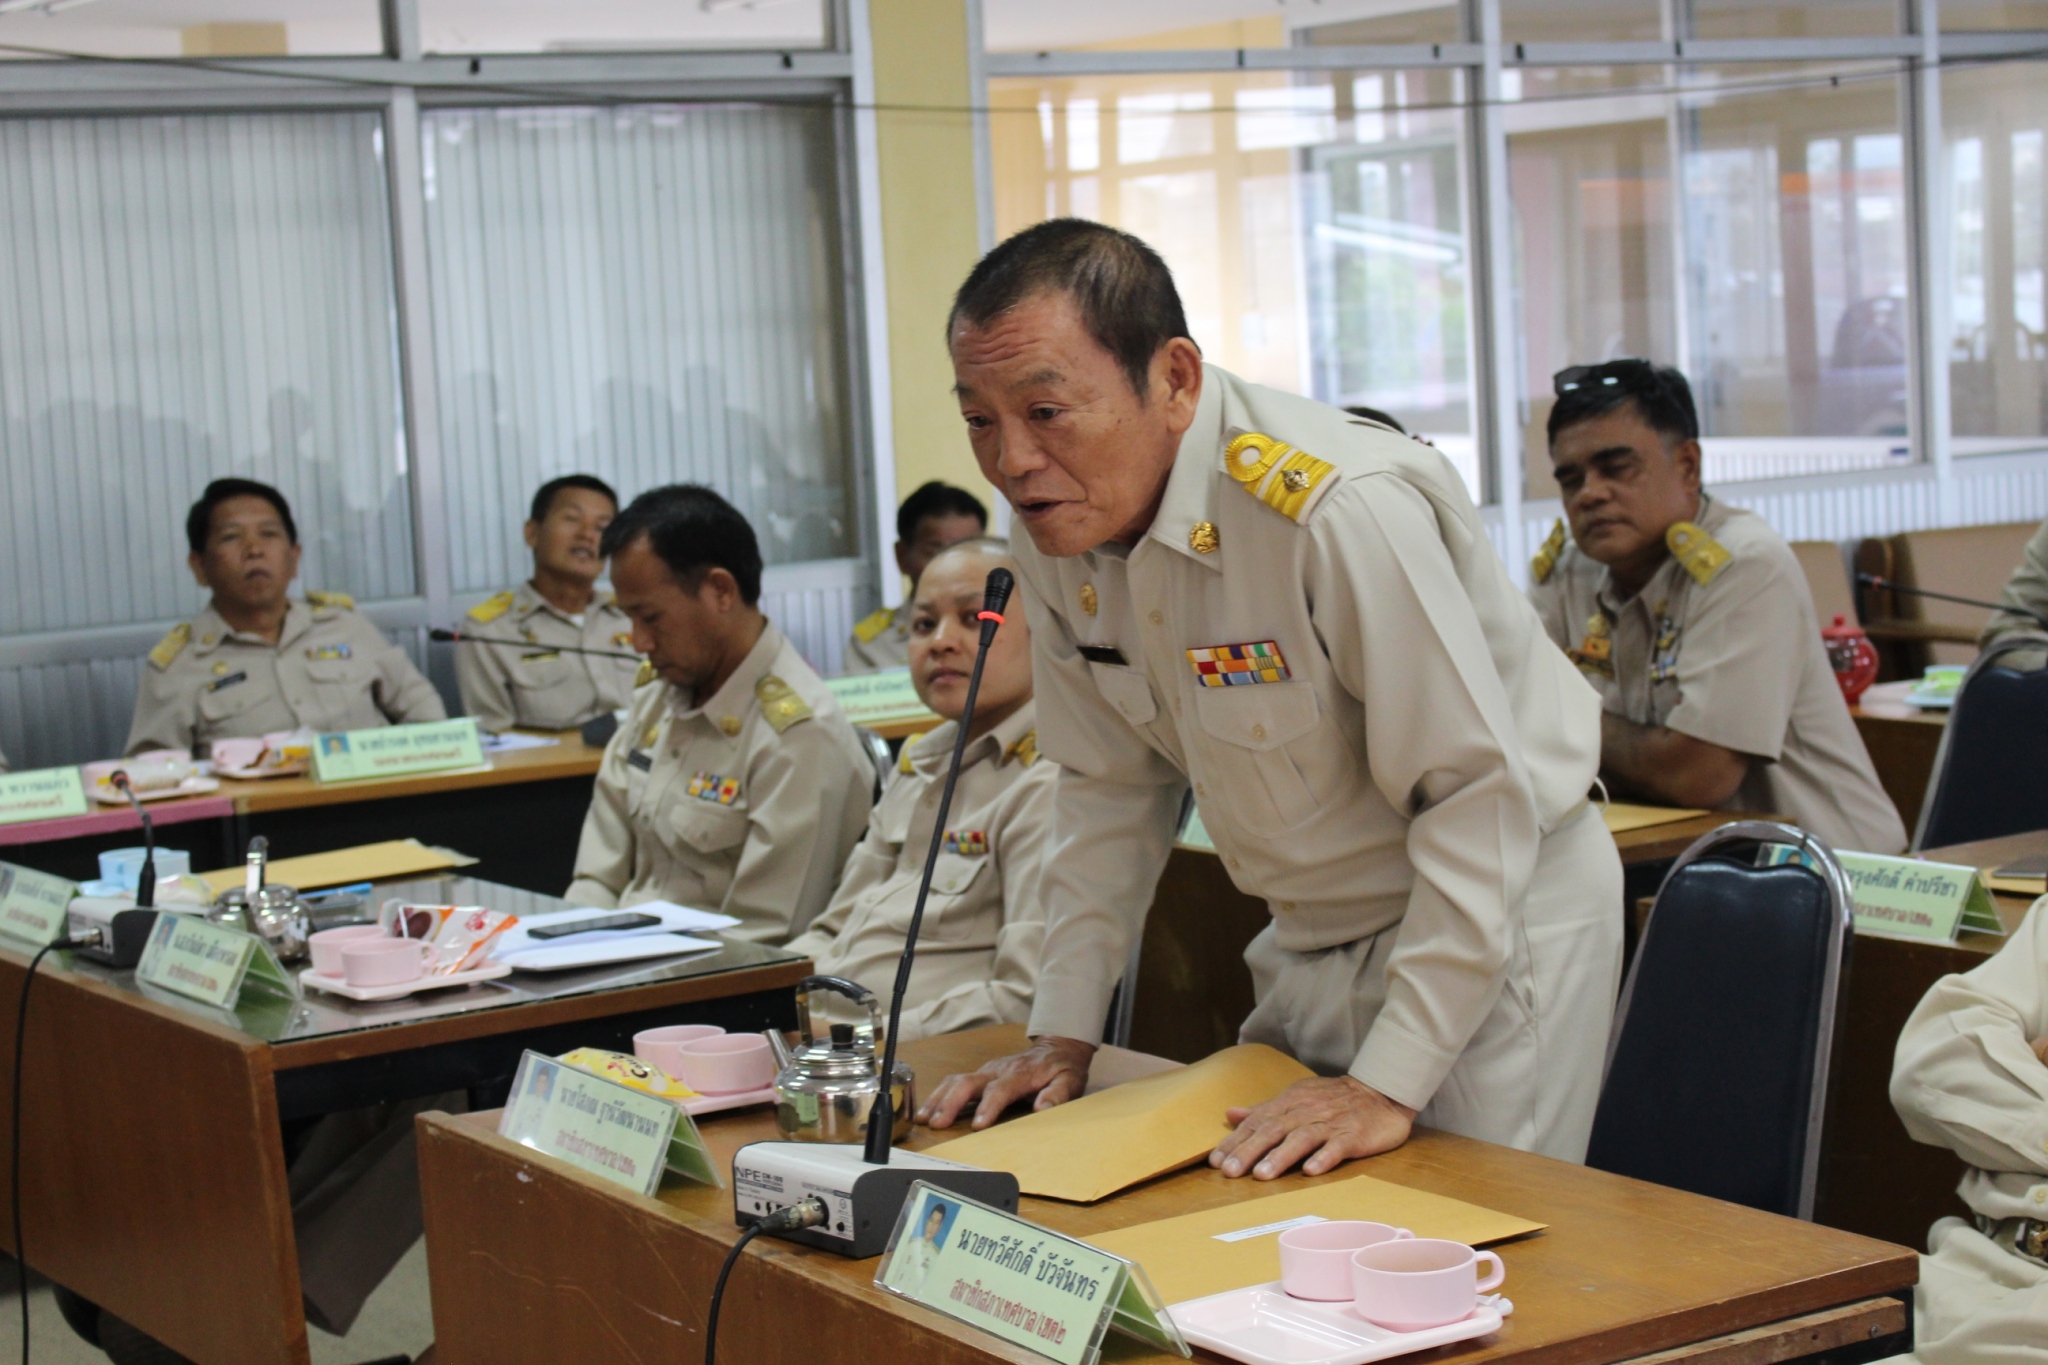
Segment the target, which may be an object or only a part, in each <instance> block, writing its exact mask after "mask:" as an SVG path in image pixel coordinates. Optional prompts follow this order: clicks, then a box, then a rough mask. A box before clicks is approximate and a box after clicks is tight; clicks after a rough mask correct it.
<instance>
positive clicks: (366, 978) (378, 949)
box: [341, 938, 435, 986]
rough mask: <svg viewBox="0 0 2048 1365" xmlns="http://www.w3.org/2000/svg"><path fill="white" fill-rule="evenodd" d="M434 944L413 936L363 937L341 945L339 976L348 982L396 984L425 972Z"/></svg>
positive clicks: (416, 978)
mask: <svg viewBox="0 0 2048 1365" xmlns="http://www.w3.org/2000/svg"><path fill="white" fill-rule="evenodd" d="M434 953H435V949H434V945H433V944H431V943H426V942H422V941H421V940H419V939H416V938H373V939H372V938H366V939H364V940H362V941H361V942H360V943H345V944H343V945H342V948H341V977H342V980H344V981H346V982H348V984H349V985H351V986H399V985H403V984H404V983H406V982H408V981H417V980H419V979H420V978H421V977H422V976H425V975H426V972H427V964H428V963H429V962H432V961H433V960H434Z"/></svg>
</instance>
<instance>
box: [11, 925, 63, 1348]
mask: <svg viewBox="0 0 2048 1365" xmlns="http://www.w3.org/2000/svg"><path fill="white" fill-rule="evenodd" d="M73 946H75V945H73V943H72V942H71V940H70V939H61V938H60V939H57V940H56V941H55V942H52V943H46V944H44V945H43V946H42V947H41V948H38V949H37V950H36V955H35V956H34V957H32V958H30V959H29V960H28V975H26V976H24V977H23V978H22V979H21V1005H20V1007H19V1008H18V1009H17V1010H16V1011H15V1014H14V1101H13V1104H12V1106H11V1108H10V1113H11V1115H12V1123H13V1131H14V1137H13V1140H12V1141H10V1142H9V1143H8V1147H7V1191H8V1195H7V1198H8V1204H9V1211H10V1212H12V1213H13V1215H14V1283H15V1287H16V1289H18V1290H19V1291H20V1293H21V1365H28V1249H27V1248H26V1247H24V1246H23V1245H22V1244H21V1065H22V1056H23V1040H24V1039H25V1038H26V1037H27V1034H28V988H29V986H30V985H32V984H33V983H34V981H35V979H36V968H38V967H40V966H42V965H43V959H44V958H45V957H47V956H48V955H49V952H50V950H51V949H52V948H70V947H73Z"/></svg>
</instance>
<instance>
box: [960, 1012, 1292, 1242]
mask: <svg viewBox="0 0 2048 1365" xmlns="http://www.w3.org/2000/svg"><path fill="white" fill-rule="evenodd" d="M1313 1074H1314V1073H1313V1072H1311V1071H1310V1070H1309V1069H1308V1068H1307V1067H1305V1066H1303V1065H1302V1064H1301V1063H1300V1062H1297V1061H1295V1060H1294V1059H1293V1058H1292V1057H1289V1056H1287V1055H1286V1054H1285V1053H1281V1052H1276V1051H1274V1050H1273V1049H1272V1048H1270V1047H1266V1046H1264V1045H1263V1044H1260V1043H1242V1044H1239V1045H1238V1046H1236V1047H1228V1048H1225V1049H1223V1050H1222V1051H1221V1052H1218V1053H1215V1054H1213V1055H1211V1056H1208V1057H1205V1058H1203V1059H1202V1060H1201V1061H1199V1062H1196V1063H1195V1064H1194V1065H1192V1066H1184V1067H1180V1068H1177V1069H1176V1070H1173V1071H1166V1072H1161V1073H1160V1074H1158V1075H1156V1076H1147V1077H1145V1078H1144V1079H1143V1080H1136V1081H1129V1082H1127V1083H1125V1084H1123V1085H1119V1086H1115V1087H1113V1088H1112V1089H1109V1090H1103V1091H1100V1092H1098V1093H1096V1094H1093V1095H1088V1096H1085V1097H1084V1098H1081V1099H1078V1100H1073V1101H1070V1102H1069V1103H1066V1104H1062V1105H1059V1106H1057V1107H1056V1108H1052V1109H1046V1110H1042V1111H1041V1112H1039V1113H1036V1114H1028V1115H1026V1116H1025V1117H1023V1118H1017V1119H1011V1120H1009V1121H1008V1122H1005V1123H998V1124H996V1125H995V1126H994V1127H992V1128H985V1129H983V1130H982V1131H981V1132H979V1133H970V1134H968V1135H967V1136H966V1137H962V1138H955V1139H954V1140H953V1141H951V1142H943V1143H940V1144H939V1145H938V1146H936V1147H933V1148H930V1149H928V1150H929V1151H930V1153H931V1155H933V1156H936V1157H944V1158H945V1159H946V1160H948V1161H964V1162H966V1163H967V1164H968V1165H970V1166H981V1167H984V1168H986V1169H988V1170H991V1171H1008V1172H1010V1173H1011V1174H1013V1175H1015V1176H1016V1177H1017V1183H1018V1185H1019V1186H1021V1187H1022V1189H1023V1191H1024V1193H1026V1194H1035V1195H1040V1196H1043V1197H1045V1198H1048V1199H1068V1200H1072V1201H1073V1202H1075V1203H1077V1204H1092V1203H1094V1202H1095V1201H1096V1200H1098V1199H1106V1198H1108V1197H1109V1196H1110V1195H1112V1194H1115V1193H1116V1192H1117V1191H1118V1190H1121V1189H1125V1188H1128V1187H1129V1186H1132V1185H1135V1184H1137V1183H1138V1182H1139V1181H1141V1180H1149V1179H1151V1178H1152V1177H1153V1176H1155V1175H1163V1174H1164V1173H1166V1172H1167V1171H1171V1170H1177V1169H1178V1168H1180V1167H1182V1166H1186V1165H1190V1164H1192V1163H1194V1162H1196V1161H1200V1160H1201V1159H1202V1158H1204V1157H1206V1156H1208V1155H1209V1152H1210V1150H1211V1149H1212V1148H1214V1147H1215V1145H1216V1144H1217V1143H1219V1142H1221V1141H1222V1140H1223V1139H1224V1138H1225V1137H1228V1136H1229V1134H1230V1125H1229V1124H1228V1123H1226V1122H1224V1119H1223V1111H1224V1110H1226V1109H1230V1108H1249V1107H1250V1106H1252V1105H1255V1104H1264V1103H1265V1102H1266V1101H1267V1100H1270V1099H1272V1098H1273V1097H1274V1096H1275V1095H1277V1094H1279V1093H1280V1092H1281V1091H1283V1090H1285V1089H1286V1088H1287V1087H1288V1086H1290V1085H1292V1084H1294V1083H1295V1082H1296V1081H1298V1080H1301V1079H1303V1078H1304V1077H1307V1076H1311V1075H1313Z"/></svg>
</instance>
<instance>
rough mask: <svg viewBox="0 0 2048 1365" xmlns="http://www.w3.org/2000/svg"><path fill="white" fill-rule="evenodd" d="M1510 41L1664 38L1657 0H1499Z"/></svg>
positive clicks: (1506, 37) (1505, 34)
mask: <svg viewBox="0 0 2048 1365" xmlns="http://www.w3.org/2000/svg"><path fill="white" fill-rule="evenodd" d="M1500 34H1501V38H1502V39H1503V40H1504V41H1506V42H1510V43H1586V42H1621V41H1631V40H1633V41H1641V40H1644V39H1654V38H1662V37H1665V36H1666V34H1665V32H1664V16H1663V5H1662V4H1661V3H1659V0H1500Z"/></svg>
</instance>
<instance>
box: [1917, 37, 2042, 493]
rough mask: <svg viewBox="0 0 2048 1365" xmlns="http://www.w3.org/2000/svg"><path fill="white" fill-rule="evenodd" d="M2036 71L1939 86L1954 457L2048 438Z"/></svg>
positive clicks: (2004, 70)
mask: <svg viewBox="0 0 2048 1365" xmlns="http://www.w3.org/2000/svg"><path fill="white" fill-rule="evenodd" d="M2043 74H2044V70H2043V67H2042V65H2041V64H2040V63H2032V62H2030V63H2021V64H2013V65H2002V66H1987V67H1983V68H1979V69H1977V70H1973V71H1971V72H1970V73H1969V76H1968V78H1967V79H1956V80H1947V81H1944V82H1943V83H1942V111H1941V112H1942V132H1943V134H1944V135H1945V138H1946V141H1947V144H1948V146H1947V156H1946V158H1945V161H1946V165H1947V172H1948V185H1947V190H1948V195H1949V206H1948V207H1949V217H1948V221H1949V258H1950V261H1951V262H1952V265H1951V271H1952V274H1951V280H1952V282H1953V286H1954V292H1953V294H1952V295H1951V303H1950V308H1951V317H1950V324H1951V326H1952V328H1953V331H1952V333H1951V335H1950V337H1949V343H1948V347H1947V359H1948V366H1949V401H1950V407H1951V411H1952V413H1953V415H1954V421H1953V431H1954V435H1955V451H1956V453H1957V454H1958V455H1978V454H1985V453H1988V452H1992V451H1998V450H2010V449H2030V448H2035V447H2038V446H2039V445H2040V443H2041V441H2040V438H2041V437H2042V436H2044V435H2048V303H2044V293H2043V283H2042V282H2043V272H2044V268H2048V179H2044V173H2043V165H2042V162H2043V158H2044V155H2048V148H2044V145H2043V139H2044V138H2048V95H2044V93H2043V87H2042V76H2043Z"/></svg>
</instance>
